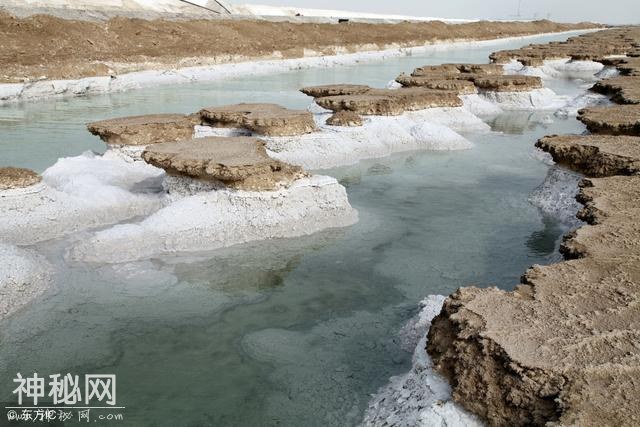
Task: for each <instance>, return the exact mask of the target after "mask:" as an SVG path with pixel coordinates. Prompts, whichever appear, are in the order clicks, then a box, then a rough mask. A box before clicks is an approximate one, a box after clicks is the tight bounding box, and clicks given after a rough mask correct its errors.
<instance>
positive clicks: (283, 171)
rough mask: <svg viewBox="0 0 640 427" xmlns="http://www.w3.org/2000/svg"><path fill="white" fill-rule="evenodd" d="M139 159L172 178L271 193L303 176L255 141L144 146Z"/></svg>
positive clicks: (215, 139) (217, 139) (213, 139)
mask: <svg viewBox="0 0 640 427" xmlns="http://www.w3.org/2000/svg"><path fill="white" fill-rule="evenodd" d="M142 157H143V159H144V160H145V161H146V162H148V163H150V164H152V165H154V166H156V167H159V168H162V169H164V170H166V171H167V173H169V174H172V175H183V176H186V177H191V178H197V179H202V180H209V181H211V180H213V181H219V182H221V183H223V184H224V185H226V186H229V187H233V188H238V189H243V190H257V191H260V190H274V189H276V188H279V187H280V186H283V185H287V184H289V183H291V182H293V181H294V180H295V179H298V178H301V177H303V176H304V173H303V171H302V168H300V167H298V166H292V165H289V164H287V163H284V162H280V161H278V160H274V159H272V158H271V157H269V156H268V155H267V151H266V150H265V148H264V144H263V142H262V141H260V140H259V139H255V138H243V137H237V138H231V137H229V138H222V137H209V138H197V139H192V140H189V141H180V142H168V143H161V144H155V145H152V146H150V147H148V148H147V149H146V150H145V151H144V153H143V154H142Z"/></svg>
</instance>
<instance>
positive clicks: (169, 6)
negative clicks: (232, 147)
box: [0, 0, 476, 23]
mask: <svg viewBox="0 0 640 427" xmlns="http://www.w3.org/2000/svg"><path fill="white" fill-rule="evenodd" d="M0 9H4V10H6V11H8V12H10V13H13V14H16V15H18V16H25V15H33V14H37V13H49V14H53V15H57V16H61V17H69V18H76V17H80V16H82V17H93V18H103V17H111V16H116V15H124V16H136V17H142V18H153V17H162V16H164V15H168V16H170V17H173V16H176V17H177V16H186V17H190V18H194V17H203V18H214V17H216V16H217V17H227V18H228V17H231V16H237V17H240V18H242V17H251V18H260V17H262V18H265V19H276V20H296V21H309V20H311V21H319V22H323V21H325V22H336V21H337V20H340V19H348V20H355V21H372V22H394V21H417V22H427V21H436V20H437V21H442V22H447V23H465V22H475V21H476V20H472V19H449V18H440V17H423V16H410V15H397V14H380V13H367V12H357V11H349V10H331V9H314V8H300V7H288V6H270V5H262V4H233V3H230V2H227V1H223V0H0Z"/></svg>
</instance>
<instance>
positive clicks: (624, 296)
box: [427, 28, 640, 426]
mask: <svg viewBox="0 0 640 427" xmlns="http://www.w3.org/2000/svg"><path fill="white" fill-rule="evenodd" d="M638 46H640V31H639V30H638V29H637V28H626V29H612V30H605V31H602V32H598V33H592V34H589V35H586V36H582V37H578V38H572V39H570V40H569V42H568V43H550V44H547V45H537V46H536V45H534V46H530V47H527V48H523V49H519V50H515V51H508V52H497V53H495V54H493V55H492V58H493V59H494V60H495V61H498V62H503V63H506V62H507V61H509V60H517V61H519V62H521V63H522V64H525V65H528V66H532V67H535V66H542V65H544V62H545V61H547V60H554V59H558V58H565V57H571V58H572V59H574V60H576V61H580V60H592V61H596V62H602V63H603V64H605V65H607V66H610V67H617V69H618V70H619V72H620V76H619V77H614V79H616V80H615V82H616V85H615V87H617V88H619V89H618V90H617V91H616V90H615V88H614V89H613V90H611V93H609V95H611V96H612V100H613V101H614V102H625V103H626V104H633V103H634V101H635V102H637V101H636V100H637V98H634V97H633V94H634V93H635V92H634V91H632V90H629V89H630V88H635V87H637V86H635V84H636V83H637V80H636V79H635V78H634V74H635V73H637V66H636V65H637V60H636V59H634V58H633V57H635V56H637V55H638V53H639V52H638ZM623 55H628V57H624V56H623ZM606 82H607V80H606V79H605V80H603V81H601V82H600V83H599V84H597V85H596V88H595V90H598V88H601V87H603V85H606ZM623 88H624V90H625V91H624V96H623V97H621V96H619V92H621V91H622V90H623ZM616 94H618V96H616ZM638 111H639V110H637V109H636V108H635V106H634V105H626V106H618V105H612V106H610V107H604V108H603V107H599V108H588V109H585V110H582V111H580V114H579V116H578V119H579V120H581V121H583V122H585V124H586V125H587V126H588V128H589V130H590V131H591V133H592V135H585V136H582V135H573V136H551V137H547V138H543V139H542V140H540V141H539V142H538V144H537V146H538V147H539V148H541V149H542V150H544V151H547V152H549V153H550V154H551V155H552V156H553V158H554V160H555V161H556V162H557V163H558V164H560V165H562V166H564V167H566V168H569V169H572V170H574V171H576V172H580V173H583V174H584V175H585V176H586V177H587V178H585V179H584V180H583V181H582V182H581V184H580V191H579V194H578V196H577V200H578V201H579V202H580V203H581V204H583V205H584V209H582V210H581V211H580V212H579V213H578V217H579V218H580V219H582V220H584V221H585V222H586V223H587V225H585V226H583V227H581V228H580V229H578V230H576V231H575V232H571V233H569V234H568V235H567V236H565V239H564V241H563V244H562V247H561V252H562V253H563V255H564V257H565V259H566V261H564V262H561V263H558V264H552V265H549V266H533V267H532V268H530V269H529V270H528V271H526V272H525V274H524V275H523V277H522V281H521V284H520V285H518V286H517V287H516V288H515V290H514V291H513V292H505V291H501V290H498V289H497V288H487V289H479V288H475V287H468V288H461V289H459V290H458V291H457V292H456V293H454V294H453V295H451V296H450V297H449V298H448V299H447V300H446V301H445V303H444V307H443V310H442V311H441V313H440V314H439V315H438V316H437V317H436V318H435V319H434V321H433V323H432V326H431V328H430V330H429V334H428V343H427V351H428V353H429V354H430V356H431V357H432V359H433V362H434V367H435V369H436V370H437V371H438V372H440V373H441V374H443V375H444V376H445V377H446V378H447V379H448V380H449V382H450V384H451V386H452V389H453V398H454V400H456V401H457V402H458V403H460V404H461V405H462V406H463V407H465V408H466V409H468V410H470V411H471V412H473V413H475V414H477V415H479V416H480V417H481V418H483V419H484V420H485V421H486V422H487V423H488V424H489V425H494V426H512V425H629V426H631V425H637V424H638V422H640V405H639V404H638V402H637V399H636V398H635V397H636V396H638V394H639V393H640V382H639V381H638V378H640V347H639V346H638V342H640V310H639V309H638V307H640V305H639V304H638V303H639V302H640V291H639V289H640V288H639V286H640V268H639V265H640V228H638V223H637V217H638V213H639V212H640V202H639V200H640V186H639V184H640V181H639V176H638V164H639V163H638V162H639V161H640V132H639V130H640V114H639V113H638ZM596 118H597V125H593V124H592V123H593V122H594V121H595V120H596Z"/></svg>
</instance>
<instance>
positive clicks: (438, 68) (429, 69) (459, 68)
mask: <svg viewBox="0 0 640 427" xmlns="http://www.w3.org/2000/svg"><path fill="white" fill-rule="evenodd" d="M452 73H454V74H455V73H464V74H474V75H476V74H477V75H499V74H502V73H503V69H502V66H500V65H498V64H441V65H425V66H424V67H418V68H416V69H415V70H413V72H412V73H411V75H412V76H414V77H419V76H432V75H438V74H452Z"/></svg>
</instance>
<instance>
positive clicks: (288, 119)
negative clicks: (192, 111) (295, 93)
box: [198, 104, 317, 136]
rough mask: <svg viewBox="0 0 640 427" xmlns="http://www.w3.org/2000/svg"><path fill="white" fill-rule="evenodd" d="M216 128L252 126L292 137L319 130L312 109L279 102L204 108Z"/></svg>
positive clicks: (205, 117) (207, 119)
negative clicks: (293, 108) (295, 107)
mask: <svg viewBox="0 0 640 427" xmlns="http://www.w3.org/2000/svg"><path fill="white" fill-rule="evenodd" d="M198 114H199V115H200V117H201V118H202V121H203V122H204V123H207V124H209V125H211V126H213V127H232V128H233V127H236V128H245V129H249V130H251V131H252V132H255V133H257V134H259V135H266V136H292V135H302V134H305V133H311V132H314V131H316V130H317V128H316V124H315V122H314V120H313V115H312V114H311V113H310V112H308V111H301V110H290V109H288V108H284V107H281V106H280V105H277V104H236V105H226V106H222V107H208V108H203V109H202V110H200V112H199V113H198Z"/></svg>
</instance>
